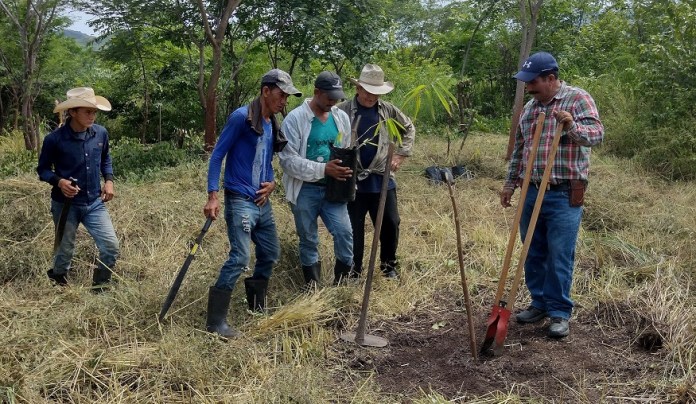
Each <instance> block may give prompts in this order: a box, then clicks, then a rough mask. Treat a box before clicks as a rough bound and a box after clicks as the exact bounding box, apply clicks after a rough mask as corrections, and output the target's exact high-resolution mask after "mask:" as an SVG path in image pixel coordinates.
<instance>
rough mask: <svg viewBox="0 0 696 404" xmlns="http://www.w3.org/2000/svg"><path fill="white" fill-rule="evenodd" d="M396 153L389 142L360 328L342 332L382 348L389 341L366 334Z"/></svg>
mask: <svg viewBox="0 0 696 404" xmlns="http://www.w3.org/2000/svg"><path fill="white" fill-rule="evenodd" d="M393 155H394V142H390V143H389V152H388V153H387V164H386V167H385V168H384V174H383V176H382V188H381V190H380V194H379V207H378V208H377V217H376V218H375V232H374V233H373V235H372V249H371V250H370V264H369V266H368V268H367V279H366V280H365V292H364V294H363V300H362V309H361V310H360V319H359V320H358V328H357V329H356V330H355V332H354V333H353V332H344V333H342V334H341V339H342V340H344V341H348V342H355V343H356V344H358V345H363V346H371V347H377V348H382V347H385V346H387V344H388V343H389V341H387V340H386V339H384V338H382V337H378V336H376V335H369V334H365V328H366V327H367V308H368V306H369V304H370V291H371V290H372V278H373V276H374V273H375V260H376V258H377V244H378V243H379V236H380V234H381V233H382V220H383V219H384V205H385V203H386V201H387V186H388V185H389V173H390V172H391V160H392V156H393Z"/></svg>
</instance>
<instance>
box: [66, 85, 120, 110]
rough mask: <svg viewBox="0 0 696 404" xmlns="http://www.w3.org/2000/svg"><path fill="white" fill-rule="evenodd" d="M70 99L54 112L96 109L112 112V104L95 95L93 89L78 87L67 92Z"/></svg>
mask: <svg viewBox="0 0 696 404" xmlns="http://www.w3.org/2000/svg"><path fill="white" fill-rule="evenodd" d="M67 95H68V99H67V100H65V101H63V102H61V103H60V104H58V105H56V107H55V108H53V112H54V113H55V112H60V111H65V110H66V109H71V108H80V107H83V108H96V109H99V110H102V111H111V103H110V102H109V100H107V99H106V98H104V97H101V96H98V95H94V90H93V89H92V88H91V87H77V88H73V89H72V90H68V92H67Z"/></svg>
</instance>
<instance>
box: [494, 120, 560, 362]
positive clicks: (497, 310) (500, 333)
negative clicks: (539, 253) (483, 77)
mask: <svg viewBox="0 0 696 404" xmlns="http://www.w3.org/2000/svg"><path fill="white" fill-rule="evenodd" d="M545 118H546V114H544V113H543V112H542V113H540V114H539V116H538V117H537V122H536V129H535V131H534V138H533V140H532V147H531V149H530V151H529V156H528V157H527V166H526V170H525V175H524V180H523V182H522V190H521V191H520V199H519V202H518V204H517V210H516V212H515V219H514V220H513V223H512V229H511V231H510V238H509V240H508V245H507V250H506V251H505V258H504V260H503V269H502V270H501V273H500V280H499V281H498V291H497V292H496V294H495V304H494V306H493V310H492V311H491V314H490V316H489V317H488V322H487V327H488V328H487V330H486V336H485V338H484V340H483V344H482V346H481V353H482V354H486V355H490V354H495V353H497V352H498V351H499V350H500V348H501V347H502V345H503V342H504V341H505V336H506V335H507V326H508V322H509V320H510V315H511V311H510V310H511V308H509V309H508V308H506V306H507V301H506V300H503V299H502V297H503V292H504V290H505V282H506V281H507V276H508V272H509V269H510V261H511V260H512V252H513V250H514V247H515V241H516V239H517V231H518V228H519V223H520V218H521V217H522V211H523V209H524V201H525V199H526V196H527V190H528V189H529V181H530V178H531V176H532V175H531V174H532V166H533V165H534V160H535V158H536V154H537V150H538V148H539V142H540V140H541V131H542V129H543V127H544V120H545ZM561 128H562V127H561ZM557 139H560V131H557V133H556V136H555V137H554V145H555V146H552V150H551V153H550V154H549V161H547V164H546V170H545V171H544V175H543V177H542V184H541V185H542V186H540V187H539V192H540V193H541V198H539V195H538V196H537V200H536V204H535V207H534V211H537V206H536V205H537V204H538V205H539V207H540V206H541V201H542V199H543V193H545V192H546V184H547V183H548V178H549V176H550V175H551V168H550V167H551V166H552V165H553V160H554V158H555V154H556V148H557V146H558V141H557ZM549 162H550V163H549ZM544 179H545V180H544ZM544 181H546V182H544ZM542 189H543V192H542ZM532 216H533V217H532V221H531V222H530V225H529V226H530V228H531V230H532V232H531V233H530V232H529V231H528V232H527V237H526V239H527V238H528V239H529V242H530V243H531V235H532V234H533V233H534V231H533V230H534V228H533V226H536V217H538V212H537V216H534V215H532ZM526 239H525V245H527V250H528V249H529V246H528V243H527V242H526V241H527V240H526ZM526 256H527V251H525V250H524V248H523V251H522V257H521V258H520V261H519V263H518V272H517V274H516V276H515V282H514V284H513V289H512V290H513V291H514V292H515V293H514V295H513V294H512V291H511V294H510V296H509V299H508V300H509V301H510V302H511V303H512V304H514V300H515V298H516V294H517V287H518V285H517V284H519V280H520V278H521V275H522V273H521V270H520V268H522V266H523V265H524V260H525V259H526ZM493 342H495V343H496V349H494V350H493V351H492V352H491V349H490V348H491V346H492V345H493Z"/></svg>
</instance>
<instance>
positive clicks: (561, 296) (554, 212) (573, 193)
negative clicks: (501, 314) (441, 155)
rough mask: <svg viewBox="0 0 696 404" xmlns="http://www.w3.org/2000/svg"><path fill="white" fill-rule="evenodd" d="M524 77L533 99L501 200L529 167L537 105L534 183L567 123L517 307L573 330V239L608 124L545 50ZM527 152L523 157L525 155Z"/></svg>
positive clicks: (558, 329) (528, 316)
mask: <svg viewBox="0 0 696 404" xmlns="http://www.w3.org/2000/svg"><path fill="white" fill-rule="evenodd" d="M514 77H515V78H516V79H517V80H520V81H523V82H524V83H525V86H526V90H527V93H528V94H530V95H531V96H532V99H531V100H529V102H527V104H526V105H525V106H524V110H523V111H522V115H521V116H520V123H519V126H518V127H517V130H516V133H515V145H514V148H513V153H512V157H511V159H510V165H509V167H508V173H507V177H506V180H505V185H504V186H503V190H502V192H501V193H500V203H501V204H502V205H503V207H508V206H511V205H510V200H511V198H512V194H513V192H514V191H515V188H516V187H517V186H519V184H520V183H521V181H522V179H523V178H522V176H523V173H524V172H525V170H526V167H525V165H526V160H527V159H526V156H528V155H529V153H530V152H531V147H532V136H533V132H534V129H535V126H536V123H535V122H536V120H537V117H538V115H539V113H541V112H544V113H545V114H546V117H547V118H546V121H545V122H544V126H543V128H542V132H541V141H540V146H539V150H538V151H537V155H536V159H535V160H534V163H533V164H534V166H533V167H532V171H531V178H530V181H531V182H530V184H533V185H535V186H536V188H538V187H539V183H540V182H541V179H542V175H543V172H544V169H545V168H546V160H547V157H548V155H549V152H550V151H551V144H552V142H553V136H554V133H555V131H556V128H557V127H558V125H562V126H563V132H562V135H561V136H563V138H562V139H561V140H560V144H559V146H558V151H557V153H556V159H555V162H554V164H553V167H552V171H551V177H550V184H551V185H549V187H548V188H547V191H546V193H545V194H544V200H543V204H542V205H541V212H540V214H539V219H538V221H537V225H536V228H535V230H534V236H533V238H532V243H531V245H530V247H529V253H528V257H527V260H526V261H525V265H524V269H525V282H526V284H527V288H528V289H529V292H530V294H531V297H532V302H531V305H530V306H529V307H528V308H527V309H526V310H524V311H522V312H520V313H518V314H517V316H516V319H517V321H518V322H520V323H536V322H538V321H541V320H543V319H544V318H546V317H550V318H551V321H550V324H549V328H548V335H549V336H550V337H552V338H562V337H565V336H567V335H568V334H569V333H570V327H569V319H570V316H571V314H572V309H573V301H572V300H571V299H570V287H571V284H572V281H573V265H574V259H575V243H576V241H577V236H578V231H579V229H580V219H581V218H582V209H583V208H582V205H583V196H584V192H585V189H586V187H587V179H588V169H589V166H590V150H591V149H590V148H591V147H593V146H596V145H598V144H600V143H601V142H602V139H603V137H604V127H603V125H602V123H601V122H600V120H599V113H598V112H597V107H596V106H595V102H594V100H593V99H592V97H591V96H590V94H588V93H587V92H586V91H584V90H582V89H580V88H577V87H572V86H570V85H568V84H567V83H565V82H564V81H562V80H559V75H558V63H557V62H556V59H555V58H554V57H553V56H552V55H551V54H549V53H547V52H538V53H535V54H533V55H531V56H530V57H529V58H528V59H527V60H526V61H525V62H524V63H523V64H522V67H521V69H520V71H519V72H517V74H515V76H514ZM523 156H524V157H525V158H523ZM536 188H535V187H534V186H532V187H530V192H528V193H527V195H526V199H525V200H524V201H520V202H519V203H523V204H524V209H523V212H522V218H521V220H520V236H521V238H522V240H524V238H525V236H526V232H527V228H528V226H529V222H530V218H531V215H532V210H533V206H534V203H535V201H536V197H537V192H536Z"/></svg>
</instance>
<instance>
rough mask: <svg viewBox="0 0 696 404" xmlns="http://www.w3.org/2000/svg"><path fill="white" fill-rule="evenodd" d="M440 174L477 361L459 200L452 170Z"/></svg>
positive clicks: (470, 337)
mask: <svg viewBox="0 0 696 404" xmlns="http://www.w3.org/2000/svg"><path fill="white" fill-rule="evenodd" d="M440 174H441V176H442V181H444V182H445V183H447V189H448V190H449V196H450V199H451V200H452V211H453V212H454V226H455V229H456V230H457V256H458V257H459V274H460V275H461V277H462V289H463V290H464V304H465V305H466V317H467V322H468V323H469V345H470V348H471V356H472V357H473V358H474V360H475V361H476V360H478V357H477V355H476V336H475V335H474V319H473V313H472V311H471V299H470V298H469V287H468V285H467V282H466V273H465V271H464V253H463V252H462V232H461V226H460V224H459V209H458V208H457V201H456V200H455V198H454V190H453V189H452V188H453V187H452V184H453V183H454V178H453V177H452V172H451V171H450V170H441V171H440Z"/></svg>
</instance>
